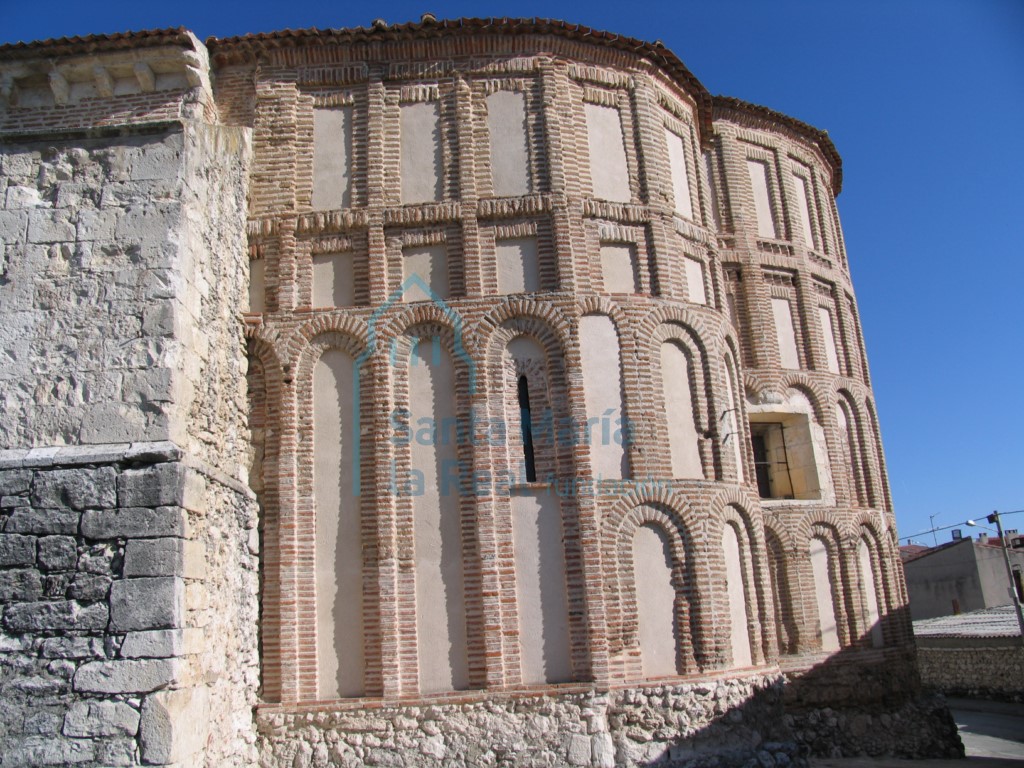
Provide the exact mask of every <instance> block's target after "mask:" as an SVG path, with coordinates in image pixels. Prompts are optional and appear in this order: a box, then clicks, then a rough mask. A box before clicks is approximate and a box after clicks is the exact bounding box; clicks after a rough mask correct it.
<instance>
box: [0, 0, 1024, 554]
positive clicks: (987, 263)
mask: <svg viewBox="0 0 1024 768" xmlns="http://www.w3.org/2000/svg"><path fill="white" fill-rule="evenodd" d="M243 9H244V10H243ZM424 11H431V12H433V13H434V14H435V15H437V16H438V17H439V18H443V17H449V18H451V17H457V16H506V15H507V16H544V17H554V18H563V19H565V20H567V21H571V22H577V23H581V24H587V25H589V26H593V27H598V28H602V29H608V30H611V31H613V32H619V33H622V34H625V35H629V36H632V37H637V38H641V39H645V40H651V41H653V40H656V39H660V40H662V41H663V42H664V43H665V44H666V45H667V46H668V47H669V48H671V49H672V50H673V51H675V53H676V54H677V55H678V56H679V57H680V58H681V59H682V60H683V61H684V62H685V63H686V64H687V66H688V67H689V68H690V69H691V70H692V71H693V72H694V74H696V75H697V77H699V78H700V79H701V80H702V81H703V82H704V84H705V85H706V86H707V88H708V89H709V90H710V91H711V92H712V93H720V94H726V95H730V96H736V97H738V98H741V99H745V100H747V101H752V102H755V103H758V104H763V105H765V106H768V107H771V108H773V109H777V110H779V111H781V112H785V113H787V114H789V115H792V116H794V117H797V118H799V119H801V120H804V121H806V122H809V123H811V124H812V125H815V126H817V127H819V128H824V129H826V130H828V131H829V133H830V135H831V136H832V139H833V141H834V142H835V144H836V146H837V148H838V149H839V152H840V154H841V155H842V157H843V163H844V185H843V192H842V194H841V195H840V196H839V199H838V205H839V212H840V216H841V218H842V222H843V227H844V231H845V234H846V242H847V250H848V252H849V256H850V263H851V269H852V271H853V278H854V285H855V288H856V291H857V297H858V302H859V305H860V311H861V317H862V322H863V326H864V333H865V336H866V341H867V347H868V358H869V362H870V365H871V374H872V380H873V385H874V389H875V395H876V398H877V401H878V408H879V417H880V420H881V425H882V436H883V441H884V443H885V448H886V456H887V459H888V464H889V477H890V481H891V483H892V488H893V496H894V501H895V504H896V514H897V519H898V522H899V526H900V534H901V535H902V536H908V535H910V534H914V533H917V532H919V531H923V530H927V529H928V528H930V527H931V524H930V523H929V515H935V516H936V517H935V524H936V525H950V524H953V523H958V522H962V521H964V520H966V519H967V518H974V517H981V516H984V515H985V514H987V513H988V512H990V511H991V510H993V509H999V510H1001V511H1009V510H1020V509H1024V416H1022V413H1024V409H1022V407H1021V397H1022V388H1024V339H1022V336H1024V296H1022V291H1024V188H1022V187H1024V151H1022V149H1021V148H1020V147H1019V146H1017V145H1016V141H1015V140H1019V138H1020V137H1022V136H1024V2H1019V0H957V1H953V0H904V1H903V2H882V1H881V0H859V1H857V2H797V1H795V0H788V1H787V0H775V1H773V2H766V3H752V2H737V1H735V0H724V1H723V2H714V3H712V2H699V3H684V2H679V1H678V0H677V1H676V2H655V3H630V4H622V3H608V2H601V1H600V0H595V1H594V2H590V3H586V4H579V5H576V4H571V3H564V2H557V0H548V1H546V2H543V3H541V2H535V1H534V0H517V2H505V3H496V2H490V1H489V0H477V2H472V3H470V2H446V3H439V2H432V3H427V2H423V0H420V2H417V3H406V2H378V3H374V4H373V5H369V6H362V5H361V4H358V3H338V2H331V3H314V2H302V1H301V0H296V1H295V2H291V3H282V2H279V1H278V2H263V1H262V0H253V1H252V2H249V3H246V4H244V5H241V4H234V3H216V2H203V3H199V2H194V1H193V0H180V1H179V2H175V3H162V4H147V3H140V2H137V0H136V1H135V2H123V1H122V0H115V1H111V2H104V3H81V2H78V3H69V2H62V1H60V0H58V1H56V2H52V1H51V2H48V3H45V4H44V5H41V6H40V5H36V4H35V3H26V2H24V0H16V1H14V0H0V19H2V24H0V42H11V41H16V40H36V39H41V38H47V37H59V36H64V35H84V34H89V33H96V32H120V31H125V30H129V29H131V30H137V29H151V28H157V27H168V26H186V27H188V28H190V29H191V30H193V31H194V32H195V33H196V34H197V35H199V37H200V38H204V39H205V38H206V37H207V36H209V35H216V36H218V37H225V36H230V35H236V34H244V33H246V32H266V31H272V30H277V29H286V28H293V29H296V28H303V27H310V26H318V27H347V26H366V25H368V24H369V23H370V22H371V21H372V20H373V19H374V18H375V17H382V18H384V19H385V20H386V21H388V22H403V21H409V20H415V19H418V18H419V16H420V15H421V14H422V13H423V12H424ZM1006 524H1007V526H1008V527H1019V528H1022V529H1024V514H1022V515H1019V516H1011V517H1009V518H1007V520H1006ZM966 532H967V531H965V533H966ZM939 535H940V539H939V540H940V541H942V540H944V539H945V540H948V537H949V534H948V533H943V534H939ZM920 539H921V540H922V541H925V542H930V541H931V537H930V536H927V537H920Z"/></svg>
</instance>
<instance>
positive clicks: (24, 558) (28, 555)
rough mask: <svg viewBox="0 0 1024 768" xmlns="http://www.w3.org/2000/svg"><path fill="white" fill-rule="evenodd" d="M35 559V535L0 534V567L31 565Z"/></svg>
mask: <svg viewBox="0 0 1024 768" xmlns="http://www.w3.org/2000/svg"><path fill="white" fill-rule="evenodd" d="M35 560H36V539H35V536H19V535H17V534H0V568H10V567H11V566H17V565H32V564H33V563H35Z"/></svg>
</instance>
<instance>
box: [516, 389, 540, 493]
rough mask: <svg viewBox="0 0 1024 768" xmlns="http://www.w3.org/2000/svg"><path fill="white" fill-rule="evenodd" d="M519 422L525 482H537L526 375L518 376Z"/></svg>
mask: <svg viewBox="0 0 1024 768" xmlns="http://www.w3.org/2000/svg"><path fill="white" fill-rule="evenodd" d="M518 389H519V423H520V425H521V426H522V431H523V462H524V463H525V464H526V482H528V483H535V482H537V464H536V461H535V460H534V456H533V420H532V417H531V415H530V384H529V382H528V381H527V380H526V376H520V377H519V385H518Z"/></svg>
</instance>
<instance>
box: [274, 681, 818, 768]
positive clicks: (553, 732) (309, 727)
mask: <svg viewBox="0 0 1024 768" xmlns="http://www.w3.org/2000/svg"><path fill="white" fill-rule="evenodd" d="M781 694H782V689H781V680H780V678H779V677H778V676H777V675H774V676H773V675H752V676H748V677H744V678H736V679H732V680H719V681H714V680H708V681H703V682H699V683H679V684H652V685H651V686H649V687H644V688H625V689H613V690H611V691H597V690H595V689H593V688H585V687H580V686H575V687H574V686H565V687H563V688H561V689H550V690H548V691H545V692H523V693H506V694H500V693H496V694H490V693H489V694H484V693H482V692H480V693H470V692H467V693H464V694H461V695H458V696H447V697H439V698H438V699H437V700H436V701H430V702H426V701H425V702H419V703H417V704H410V705H403V704H398V703H395V704H382V705H379V706H365V705H355V706H353V705H352V704H349V705H347V706H345V705H342V706H333V705H332V706H330V707H322V708H315V707H313V708H308V709H304V710H302V711H294V710H287V709H279V708H273V707H268V708H265V709H263V710H262V711H261V712H260V713H259V714H258V721H259V730H260V742H261V751H262V755H263V764H264V765H265V766H267V767H268V768H271V767H273V768H285V766H287V767H288V768H292V766H295V767H296V768H306V767H308V766H327V765H334V766H363V765H366V766H374V765H388V766H410V768H411V767H412V766H417V767H419V766H424V767H425V768H426V767H428V766H444V765H517V766H565V765H570V766H594V768H598V767H600V768H611V767H612V766H617V765H648V764H652V763H655V762H661V761H668V760H670V761H673V762H675V761H685V762H686V763H687V764H691V765H701V764H705V763H707V764H712V763H714V764H734V765H740V764H743V763H744V762H745V761H747V760H750V759H752V758H757V759H758V760H760V761H761V764H762V765H778V766H780V768H782V767H784V766H787V765H790V764H791V763H793V762H794V761H797V762H799V757H798V755H799V748H798V747H797V745H796V744H794V743H793V742H792V741H789V740H786V732H785V729H784V728H783V727H782V710H781V704H782V695H781ZM680 764H681V763H680Z"/></svg>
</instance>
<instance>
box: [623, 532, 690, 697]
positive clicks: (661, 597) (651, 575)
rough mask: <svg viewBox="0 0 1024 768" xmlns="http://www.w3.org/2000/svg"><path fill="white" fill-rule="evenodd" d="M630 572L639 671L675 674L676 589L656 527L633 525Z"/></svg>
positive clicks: (668, 554) (666, 547)
mask: <svg viewBox="0 0 1024 768" xmlns="http://www.w3.org/2000/svg"><path fill="white" fill-rule="evenodd" d="M633 576H634V583H635V584H636V612H637V623H638V625H639V626H638V631H637V633H638V635H639V642H640V657H641V664H642V669H643V675H644V677H661V676H664V675H675V674H677V669H678V668H677V665H676V647H677V646H678V642H679V629H678V626H677V622H676V609H675V600H676V593H675V589H674V588H673V587H672V554H671V549H670V548H669V543H668V539H667V537H666V536H665V533H664V532H663V531H662V530H661V529H660V528H658V527H656V526H653V525H643V526H641V527H640V528H637V531H636V534H635V536H634V538H633Z"/></svg>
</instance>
